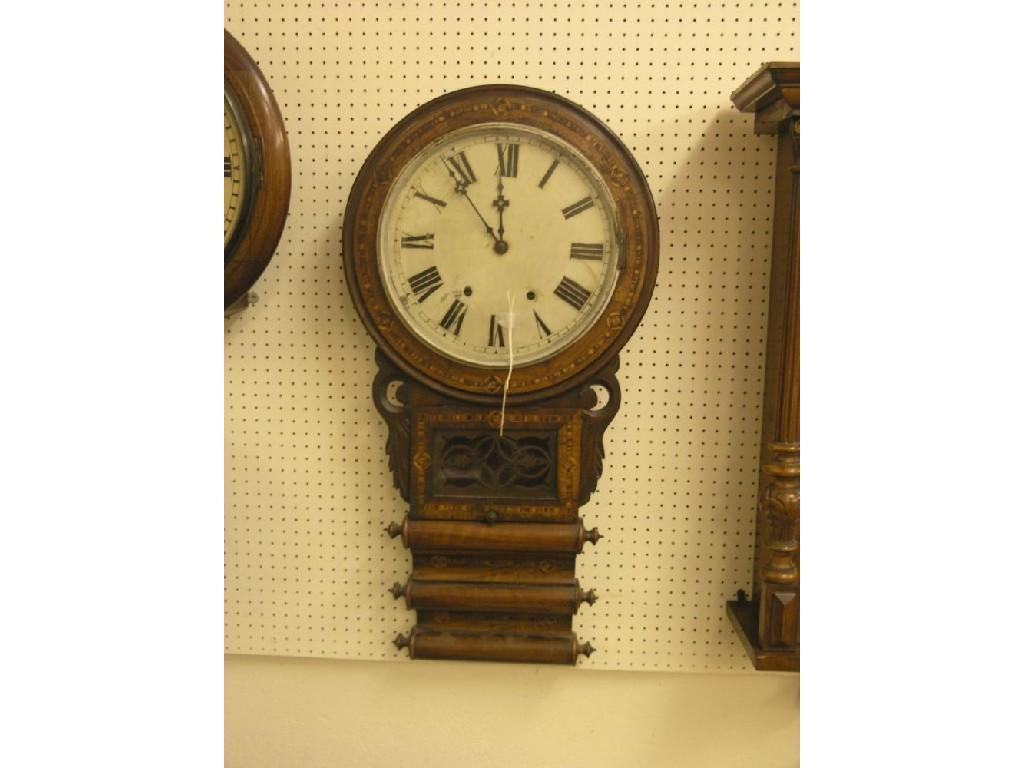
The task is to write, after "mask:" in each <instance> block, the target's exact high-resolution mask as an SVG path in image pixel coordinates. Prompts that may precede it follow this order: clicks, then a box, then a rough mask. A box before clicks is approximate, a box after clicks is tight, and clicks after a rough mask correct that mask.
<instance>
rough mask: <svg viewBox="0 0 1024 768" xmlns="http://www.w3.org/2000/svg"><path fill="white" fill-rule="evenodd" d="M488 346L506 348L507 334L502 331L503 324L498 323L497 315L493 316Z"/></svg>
mask: <svg viewBox="0 0 1024 768" xmlns="http://www.w3.org/2000/svg"><path fill="white" fill-rule="evenodd" d="M487 346H489V347H504V346H505V332H504V331H503V330H502V329H501V323H499V322H498V316H497V315H491V334H490V336H489V337H488V340H487Z"/></svg>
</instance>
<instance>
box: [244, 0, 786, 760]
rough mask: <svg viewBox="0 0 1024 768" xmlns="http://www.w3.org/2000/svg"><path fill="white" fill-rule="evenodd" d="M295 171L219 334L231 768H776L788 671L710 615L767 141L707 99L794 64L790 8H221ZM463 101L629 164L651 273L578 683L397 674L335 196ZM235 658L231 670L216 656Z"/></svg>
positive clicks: (414, 666) (721, 581)
mask: <svg viewBox="0 0 1024 768" xmlns="http://www.w3.org/2000/svg"><path fill="white" fill-rule="evenodd" d="M224 11H225V27H226V28H227V29H228V30H230V31H231V32H232V33H233V34H235V36H236V37H237V38H238V39H239V40H240V42H241V43H242V44H243V45H244V46H245V47H246V48H247V49H248V51H249V52H250V54H252V55H253V56H254V58H255V59H256V60H257V61H258V62H259V65H260V67H261V68H262V69H263V72H264V73H265V74H266V76H267V78H268V80H269V82H270V85H271V87H272V88H273V90H274V93H275V95H276V97H277V100H278V102H279V104H280V106H281V110H282V113H283V115H284V119H285V123H286V127H287V130H288V134H289V141H290V145H291V151H292V162H293V181H292V183H293V186H292V198H291V205H290V209H289V216H288V221H287V224H286V227H285V231H284V234H283V237H282V240H281V244H280V245H279V247H278V250H277V253H276V254H275V256H274V259H273V261H272V262H271V265H270V267H269V268H268V269H267V271H266V273H265V274H264V275H263V277H262V278H261V279H260V280H259V281H258V282H257V284H256V286H255V288H254V289H255V291H256V293H257V294H258V295H259V297H260V299H259V302H258V303H257V304H256V305H255V306H254V307H252V308H250V309H249V310H246V311H245V312H241V313H238V314H237V315H234V316H232V318H230V319H229V320H228V321H227V322H226V323H225V491H226V498H225V559H226V563H225V564H226V579H225V651H226V652H228V653H229V655H228V656H227V657H226V662H225V664H226V688H225V697H226V734H225V738H226V752H227V764H228V766H231V767H235V766H237V767H239V768H243V767H244V768H260V767H261V766H274V768H288V767H289V766H296V767H298V766H302V767H303V768H305V767H307V766H320V765H323V766H328V765H329V766H402V765H416V766H433V765H445V766H455V767H457V766H489V765H500V766H505V765H510V766H527V767H533V766H576V765H579V766H586V767H587V768H600V766H714V767H715V768H729V766H755V765H756V766H759V768H761V767H764V766H792V765H796V764H797V761H798V757H797V755H798V753H797V749H798V701H797V692H798V685H799V682H798V680H799V678H798V677H796V676H785V675H771V674H765V673H760V674H754V673H753V672H750V671H749V670H750V666H749V661H748V660H747V658H746V655H745V654H744V652H743V650H742V647H741V646H740V643H739V641H738V640H737V638H736V635H735V633H734V632H733V630H732V628H731V627H730V626H729V622H728V621H727V620H726V618H725V601H726V600H727V599H728V598H730V597H731V596H733V595H734V594H735V592H736V589H738V588H744V589H749V588H750V569H751V552H752V545H753V524H754V508H755V504H756V489H757V458H758V453H759V445H760V429H759V424H760V420H759V416H760V411H761V380H762V365H761V359H762V356H763V350H764V330H765V322H766V318H767V285H768V274H769V261H770V252H771V220H772V200H773V197H772V193H773V190H772V182H771V180H772V178H773V174H774V155H775V142H774V140H773V138H772V137H767V136H762V137H758V136H755V135H754V134H753V128H752V119H751V118H750V116H749V115H741V114H740V113H738V112H737V111H736V110H735V109H734V108H733V106H732V105H731V103H730V101H729V93H730V92H731V91H732V90H733V89H734V88H736V86H738V85H739V84H740V83H741V82H743V80H744V79H745V78H747V77H748V76H749V75H750V74H751V73H753V72H754V70H755V69H756V68H757V67H758V66H759V65H760V64H761V63H762V62H765V61H772V60H797V59H799V23H798V15H799V4H798V2H797V0H783V1H782V2H778V3H776V2H772V3H771V4H768V3H765V2H763V1H762V0H744V1H743V2H740V3H730V4H724V3H721V4H719V3H715V4H712V3H707V2H704V1H703V0H682V1H681V2H677V3H671V4H668V3H661V4H644V3H628V4H614V3H608V2H604V1H603V0H572V1H571V2H562V0H554V1H553V2H552V1H550V0H517V2H516V3H515V5H512V4H504V3H499V2H496V1H494V0H436V1H435V2H430V1H429V0H418V1H417V2H404V3H390V4H388V3H359V4H356V3H347V4H346V3H332V4H322V3H317V4H310V3H307V2H299V1H297V0H281V1H280V2H274V3H268V2H260V1H258V0H230V1H228V2H225V8H224ZM485 82H514V83H520V84H524V85H531V86H535V87H539V88H545V89H548V90H553V91H556V92H558V93H560V94H561V95H563V96H566V97H568V98H569V99H571V100H573V101H575V102H576V103H578V104H581V105H583V106H584V107H586V108H587V109H590V110H591V111H593V112H594V113H595V114H597V115H599V116H600V117H601V118H602V119H603V120H604V121H606V122H607V123H608V125H609V126H610V127H611V128H612V129H613V130H615V131H616V132H617V133H618V134H619V135H620V136H621V137H622V139H623V140H624V141H625V142H626V144H627V145H628V146H629V147H630V149H631V151H632V152H633V153H634V155H635V156H636V159H637V161H638V163H640V165H641V167H642V169H643V170H644V173H645V174H646V175H647V178H648V181H649V183H650V185H651V189H652V193H653V194H654V197H655V200H656V202H657V205H658V213H659V220H660V228H661V266H660V270H659V277H658V285H657V288H656V289H655V294H654V297H653V299H652V302H651V306H650V309H649V310H648V312H647V314H646V316H645V318H644V322H643V324H642V325H641V327H640V328H639V329H638V331H637V333H636V334H635V335H634V337H633V338H632V339H631V340H630V342H629V344H628V345H627V346H626V349H625V350H624V352H623V358H622V369H621V371H620V374H619V379H620V383H621V385H622V392H623V398H622V399H623V405H622V410H621V412H620V413H619V416H618V418H617V419H616V421H615V422H613V424H612V425H611V427H610V428H609V430H608V432H607V434H606V437H605V450H606V459H605V465H604V475H603V476H602V478H601V482H600V484H599V486H598V491H597V493H596V494H595V495H594V498H593V499H592V500H591V502H590V503H589V504H588V505H587V506H586V507H585V508H584V509H583V511H582V513H583V517H584V519H585V520H586V521H587V523H588V525H597V526H598V527H600V529H601V532H602V533H603V534H605V536H606V537H607V538H606V539H605V540H603V541H602V542H601V546H600V547H597V548H596V549H588V551H587V552H586V553H585V555H584V556H583V557H581V558H580V559H579V562H578V564H577V567H578V570H577V573H578V575H579V577H580V579H581V582H582V583H583V586H584V588H590V587H593V588H595V589H597V590H598V592H599V594H600V598H601V601H600V602H599V603H598V604H597V606H596V607H595V608H594V609H593V610H585V611H582V612H581V614H580V616H578V617H577V618H576V622H575V626H576V631H577V632H578V634H579V636H580V639H581V640H585V641H591V642H593V643H594V644H595V645H596V646H597V648H598V653H597V654H595V655H594V656H593V657H591V658H590V659H584V660H582V661H581V664H580V666H579V667H577V668H575V669H564V668H543V667H536V666H528V665H524V666H500V665H490V664H442V663H432V662H408V661H405V660H404V656H403V655H402V654H399V653H398V652H397V651H396V649H395V648H394V647H393V646H392V645H391V640H392V639H393V638H394V636H395V634H397V633H398V632H399V631H403V632H404V631H408V629H409V627H410V626H411V625H412V623H413V621H414V617H413V615H412V614H411V613H410V612H409V611H407V610H405V608H404V606H403V605H401V604H400V603H396V602H395V601H394V600H393V599H392V598H391V595H390V594H388V592H387V587H389V586H390V585H391V584H392V583H393V582H395V581H400V580H402V579H404V578H405V577H406V576H407V574H408V572H409V557H408V552H407V551H406V550H404V549H403V548H402V547H401V546H400V545H398V544H397V543H396V542H394V541H392V540H390V539H388V538H387V536H386V535H384V533H383V529H384V526H385V525H386V524H387V523H388V522H390V521H391V520H400V519H401V517H402V515H403V514H404V511H405V508H406V507H405V505H404V504H403V503H402V501H401V498H400V497H399V495H398V493H397V492H396V491H395V490H394V488H393V485H392V480H391V474H390V472H389V471H388V469H387V457H386V454H385V451H384V442H385V439H386V434H385V430H384V426H383V423H382V422H381V419H380V418H379V416H378V415H377V413H376V411H375V410H374V408H373V405H372V402H371V399H370V382H371V381H372V379H373V375H374V373H375V366H374V363H373V345H372V342H371V341H370V339H369V337H368V335H367V334H366V331H365V330H364V328H363V326H362V324H361V322H360V321H359V318H358V317H357V315H356V313H355V311H354V309H353V308H352V304H351V301H350V300H349V298H348V293H347V290H346V288H345V284H344V279H345V277H344V274H343V271H342V269H341V255H340V232H341V223H342V222H341V212H342V211H343V210H344V207H345V202H346V196H347V193H348V189H349V185H350V184H351V181H352V179H353V177H354V175H355V173H356V172H357V170H358V169H359V167H360V165H361V163H362V162H363V160H364V159H365V157H366V155H367V153H368V152H369V151H370V149H371V148H372V147H373V145H374V144H375V143H376V142H377V141H378V140H379V138H380V137H381V135H383V133H384V132H385V131H386V130H387V129H388V128H389V127H390V126H391V125H393V124H394V122H395V121H397V120H399V119H400V118H402V117H403V116H404V115H406V114H407V113H408V112H409V111H410V110H411V109H412V108H413V107H415V106H416V105H418V104H421V103H423V102H425V101H427V100H429V99H431V98H434V97H436V96H438V95H440V94H442V93H444V92H446V91H451V90H454V89H456V88H460V87H465V86H469V85H474V84H478V83H485ZM235 654H251V655H235Z"/></svg>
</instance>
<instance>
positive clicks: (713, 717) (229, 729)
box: [224, 655, 799, 768]
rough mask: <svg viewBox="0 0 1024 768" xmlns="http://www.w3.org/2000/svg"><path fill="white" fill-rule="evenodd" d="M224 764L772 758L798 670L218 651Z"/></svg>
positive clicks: (628, 763)
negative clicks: (221, 656)
mask: <svg viewBox="0 0 1024 768" xmlns="http://www.w3.org/2000/svg"><path fill="white" fill-rule="evenodd" d="M224 690H225V751H226V754H227V761H226V765H227V768H318V766H332V767H333V768H344V767H346V766H359V767H360V768H374V767H375V766H382V767H383V766H388V767H389V768H398V767H400V766H417V768H431V767H432V766H446V767H448V768H457V767H458V766H474V768H486V767H487V766H523V767H524V768H526V767H528V768H540V767H542V766H559V768H571V767H572V766H581V767H582V766H585V768H603V767H604V766H608V767H609V768H611V767H613V766H614V767H615V768H632V767H633V766H636V767H638V768H640V767H643V768H648V767H650V768H658V767H660V766H666V767H667V766H686V767H687V768H703V767H705V766H706V767H707V768H732V766H735V767H736V768H740V767H741V766H742V767H743V768H747V767H748V766H757V767H758V768H775V767H776V766H777V767H778V768H782V767H783V766H795V765H797V764H798V763H799V757H798V754H799V752H798V740H799V732H798V721H799V714H798V696H799V676H797V675H790V674H773V673H758V674H753V673H751V674H692V673H691V674H680V673H673V672H612V671H601V670H588V669H583V668H575V669H573V668H563V667H541V666H537V665H521V666H520V665H501V664H458V663H446V662H419V663H415V664H402V663H393V662H373V661H337V660H326V659H295V658H283V657H269V656H236V655H228V656H226V657H225V688H224Z"/></svg>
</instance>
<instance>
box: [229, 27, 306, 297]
mask: <svg viewBox="0 0 1024 768" xmlns="http://www.w3.org/2000/svg"><path fill="white" fill-rule="evenodd" d="M291 184H292V170H291V155H290V153H289V151H288V137H287V135H286V134H285V130H284V120H283V119H282V117H281V111H280V110H279V109H278V107H277V102H276V101H274V94H273V93H271V91H270V86H269V85H267V81H266V79H265V78H264V77H263V73H262V72H260V69H259V67H257V66H256V62H254V61H253V60H252V57H250V56H249V54H248V53H246V51H245V49H244V48H242V46H241V45H240V44H239V43H238V41H237V40H235V38H234V37H232V36H231V34H230V33H228V31H227V30H224V306H225V308H227V307H229V306H231V305H232V304H234V303H235V302H237V301H239V300H240V299H243V298H244V297H245V296H246V293H247V291H248V290H249V289H250V288H251V287H252V286H253V284H254V283H255V282H256V280H257V279H258V278H259V276H260V275H261V274H262V273H263V270H264V269H266V267H267V264H268V263H270V257H271V256H272V255H273V253H274V249H275V248H277V243H278V241H279V240H280V239H281V232H282V230H283V229H284V220H285V216H286V215H287V213H288V200H289V197H290V195H291Z"/></svg>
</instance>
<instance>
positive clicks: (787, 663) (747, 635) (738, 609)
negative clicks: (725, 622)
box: [725, 600, 800, 672]
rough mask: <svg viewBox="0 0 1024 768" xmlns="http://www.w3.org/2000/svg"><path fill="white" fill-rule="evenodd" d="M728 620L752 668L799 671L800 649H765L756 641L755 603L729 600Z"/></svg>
mask: <svg viewBox="0 0 1024 768" xmlns="http://www.w3.org/2000/svg"><path fill="white" fill-rule="evenodd" d="M725 605H726V612H727V613H728V614H729V621H731V622H732V626H733V628H734V629H735V630H736V633H737V634H738V635H739V636H740V640H742V641H743V647H744V648H745V649H746V651H747V655H748V656H749V657H750V661H751V662H752V663H753V665H754V669H758V670H771V671H775V672H799V671H800V649H799V648H797V649H796V650H793V651H790V650H783V649H771V648H768V649H765V648H762V647H761V644H760V642H759V641H758V627H757V614H758V605H757V603H754V602H751V601H749V600H730V601H728V602H727V603H726V604H725Z"/></svg>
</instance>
